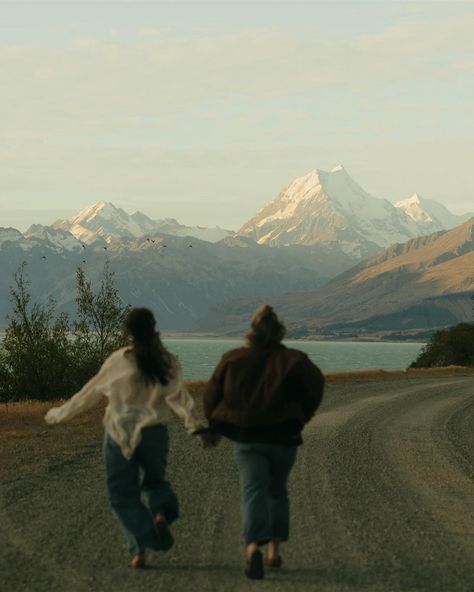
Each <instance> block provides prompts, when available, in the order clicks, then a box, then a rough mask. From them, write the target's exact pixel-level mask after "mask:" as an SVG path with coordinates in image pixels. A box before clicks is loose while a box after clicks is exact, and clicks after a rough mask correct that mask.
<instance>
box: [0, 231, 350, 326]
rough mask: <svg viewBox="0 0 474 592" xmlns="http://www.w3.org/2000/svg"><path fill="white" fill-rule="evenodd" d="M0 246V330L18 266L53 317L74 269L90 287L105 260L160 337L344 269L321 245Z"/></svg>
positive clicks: (69, 293)
mask: <svg viewBox="0 0 474 592" xmlns="http://www.w3.org/2000/svg"><path fill="white" fill-rule="evenodd" d="M2 236H4V237H9V240H7V239H5V240H3V242H2V240H1V237H2ZM0 243H1V244H0V270H1V271H0V325H2V324H3V325H4V324H5V322H6V315H7V314H8V313H9V312H10V310H11V306H10V303H9V297H8V294H9V285H10V284H11V283H12V275H13V273H14V271H15V270H16V269H18V266H19V265H20V264H21V262H22V261H26V262H27V263H28V266H27V273H28V276H29V278H30V279H31V290H32V294H33V300H36V299H39V300H40V301H45V300H46V299H47V298H48V297H49V296H52V297H54V298H55V300H56V301H57V303H58V309H59V310H69V311H72V310H74V307H75V304H74V299H75V296H76V291H75V270H76V269H77V267H78V266H83V267H84V269H85V271H86V274H87V275H88V277H90V278H91V279H92V280H93V282H96V281H98V280H99V279H100V277H101V273H102V271H103V266H104V263H105V260H106V259H109V261H110V265H111V268H112V270H113V271H114V272H115V274H116V282H117V286H118V288H119V290H120V294H121V295H122V297H123V299H124V301H125V302H128V303H130V304H132V305H142V306H143V305H144V306H150V307H151V308H153V310H155V311H156V313H157V316H158V319H159V323H160V326H161V327H162V328H163V329H168V330H190V329H192V328H193V327H194V325H195V322H196V321H197V320H198V319H199V318H201V317H203V316H204V315H206V314H207V312H208V310H209V309H210V308H212V307H214V306H216V305H218V304H222V303H225V302H227V301H228V300H230V299H232V298H236V297H240V298H246V297H249V296H250V297H256V296H258V298H267V297H270V296H276V295H278V294H283V293H285V292H288V291H295V290H311V289H314V288H316V287H318V286H320V285H322V284H324V283H325V282H327V281H328V280H329V279H330V278H331V277H334V275H335V273H337V272H340V271H342V270H343V269H348V268H349V267H350V266H351V265H352V260H351V259H350V257H348V256H347V255H346V254H344V253H343V252H342V251H341V250H337V249H331V248H329V247H327V246H324V245H316V246H314V247H303V246H299V245H293V246H290V247H278V248H270V247H268V246H265V245H258V244H256V243H255V242H254V241H252V240H250V239H246V238H244V237H236V238H228V239H224V240H223V241H220V242H218V243H210V242H205V241H200V240H198V239H195V238H189V237H175V236H169V235H163V234H153V235H151V236H149V237H142V238H138V239H134V240H124V239H122V240H116V241H112V242H109V243H106V242H105V241H104V240H102V241H99V240H97V241H95V242H94V243H93V244H90V245H87V244H86V243H82V242H80V241H78V240H77V239H76V238H74V237H73V236H72V235H71V234H70V233H68V232H67V231H64V230H57V229H56V230H54V229H53V230H51V229H50V230H48V229H46V230H45V229H44V228H43V227H38V228H36V229H34V228H32V229H30V231H29V232H28V233H26V235H25V236H23V235H21V233H18V234H16V233H14V232H12V230H11V229H6V230H3V231H2V230H1V229H0Z"/></svg>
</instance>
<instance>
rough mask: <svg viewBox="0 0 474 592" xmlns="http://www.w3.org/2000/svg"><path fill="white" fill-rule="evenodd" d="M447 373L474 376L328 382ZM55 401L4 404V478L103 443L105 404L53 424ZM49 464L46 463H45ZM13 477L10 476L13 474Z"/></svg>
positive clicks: (200, 385)
mask: <svg viewBox="0 0 474 592" xmlns="http://www.w3.org/2000/svg"><path fill="white" fill-rule="evenodd" d="M448 376H474V368H465V367H461V366H449V367H445V368H426V369H425V368H416V369H415V368H414V369H410V370H407V371H405V372H404V371H386V370H360V371H357V372H354V371H353V372H329V373H327V374H326V382H327V384H341V383H342V384H349V383H354V382H375V381H388V380H409V379H420V378H422V379H430V378H432V379H436V378H438V377H448ZM187 385H188V389H189V391H190V393H191V395H192V396H193V397H194V398H195V399H196V400H197V401H199V400H200V399H201V398H202V395H203V393H204V389H205V386H206V381H193V382H188V383H187ZM58 403H59V401H58V402H56V403H54V402H50V401H49V402H44V401H41V402H39V401H23V402H18V403H2V404H0V447H1V450H2V454H1V455H0V478H2V479H3V478H4V476H5V475H10V476H12V475H13V476H14V475H21V474H22V473H23V474H24V473H25V472H26V473H31V472H36V471H37V470H38V469H41V468H44V467H45V465H48V463H50V462H52V461H53V460H54V462H57V461H61V462H64V461H67V460H68V459H73V458H74V457H75V456H77V454H78V453H79V454H80V453H81V452H83V453H87V452H88V451H90V450H91V447H92V448H94V450H96V449H97V448H98V447H99V446H100V441H101V432H102V417H103V414H104V405H105V403H103V404H101V405H98V406H97V407H95V408H94V409H92V410H90V411H88V412H86V413H84V414H82V415H79V416H77V417H76V418H74V419H73V420H72V421H71V422H68V423H66V424H57V425H54V426H49V425H47V424H46V423H45V421H44V415H45V413H46V411H47V410H48V409H49V408H50V407H52V406H53V405H55V404H56V405H57V404H58ZM46 468H47V466H46ZM10 478H11V477H10Z"/></svg>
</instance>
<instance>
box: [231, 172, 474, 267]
mask: <svg viewBox="0 0 474 592" xmlns="http://www.w3.org/2000/svg"><path fill="white" fill-rule="evenodd" d="M467 218H469V215H464V216H455V215H454V214H452V213H451V212H449V210H447V209H446V208H445V207H444V206H442V205H441V204H438V203H437V202H434V201H433V200H429V199H425V198H422V197H421V196H420V195H418V194H416V193H415V194H413V195H412V196H411V197H409V198H408V199H405V200H401V201H399V202H398V203H397V204H395V205H393V204H392V203H391V202H389V201H388V200H386V199H380V198H377V197H374V196H373V195H370V194H369V193H367V191H365V189H363V188H362V187H361V186H360V185H359V184H358V183H357V182H356V181H355V180H354V179H353V178H352V177H351V176H350V175H349V173H348V172H347V171H346V169H345V168H344V167H343V166H342V165H340V164H339V165H337V166H335V167H333V168H332V169H331V170H330V171H324V170H320V169H315V170H313V171H310V172H309V173H307V174H306V175H304V176H302V177H298V178H297V179H295V180H294V181H292V182H291V183H289V184H288V185H287V186H286V187H285V188H284V189H283V190H282V192H281V193H280V194H279V195H278V196H277V197H276V199H274V200H273V201H272V202H270V203H269V204H267V205H266V206H264V207H263V208H261V209H260V211H259V212H258V213H257V215H256V216H255V217H254V218H252V219H251V220H249V221H248V222H247V223H246V224H244V226H242V228H241V229H240V230H239V234H240V235H241V236H248V237H251V238H253V239H254V240H256V241H257V242H258V243H260V244H269V245H285V244H303V245H313V244H317V243H326V242H336V243H338V244H339V245H340V246H341V247H342V249H343V250H344V251H345V252H346V253H350V254H351V255H353V256H355V257H356V258H362V257H366V256H370V255H372V254H374V253H375V252H376V251H377V250H380V248H385V247H388V246H389V245H391V244H394V243H402V242H405V241H407V240H410V239H412V238H416V237H418V236H423V235H427V234H430V233H433V232H437V231H440V230H447V229H449V228H453V227H454V226H457V225H459V224H461V223H462V222H463V221H465V220H466V219H467Z"/></svg>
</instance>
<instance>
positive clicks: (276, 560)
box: [263, 555, 283, 567]
mask: <svg viewBox="0 0 474 592" xmlns="http://www.w3.org/2000/svg"><path fill="white" fill-rule="evenodd" d="M263 563H264V564H265V565H267V566H268V567H281V566H282V563H283V559H282V558H281V555H278V557H272V559H270V558H269V557H265V559H264V560H263Z"/></svg>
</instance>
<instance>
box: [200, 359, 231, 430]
mask: <svg viewBox="0 0 474 592" xmlns="http://www.w3.org/2000/svg"><path fill="white" fill-rule="evenodd" d="M225 365H226V362H225V360H224V358H222V359H221V361H220V362H219V364H218V365H217V366H216V368H215V370H214V372H213V374H212V376H211V378H210V380H209V382H208V383H207V386H206V390H205V391H204V399H203V405H204V415H205V416H206V419H207V420H208V421H210V419H211V417H212V414H213V412H214V410H215V408H216V407H217V406H218V405H219V403H220V402H221V401H222V398H223V397H224V388H223V382H224V371H225Z"/></svg>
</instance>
